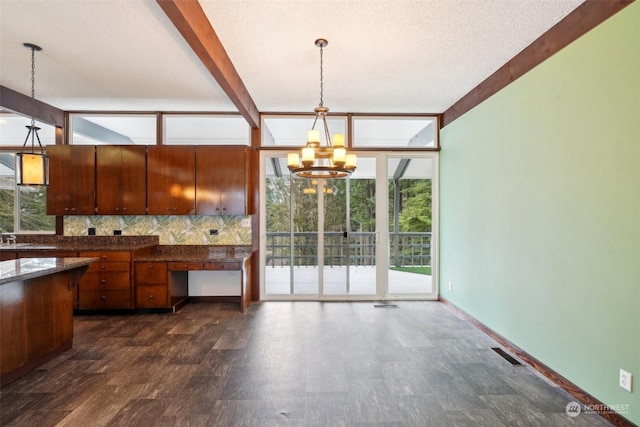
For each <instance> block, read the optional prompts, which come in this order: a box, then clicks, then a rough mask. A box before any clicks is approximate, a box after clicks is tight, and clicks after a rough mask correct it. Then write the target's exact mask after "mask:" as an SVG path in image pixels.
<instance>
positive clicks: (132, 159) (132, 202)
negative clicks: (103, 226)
mask: <svg viewBox="0 0 640 427" xmlns="http://www.w3.org/2000/svg"><path fill="white" fill-rule="evenodd" d="M120 179H121V181H120V189H121V190H122V209H121V212H122V214H123V215H143V214H145V213H146V211H147V147H145V146H141V145H127V146H122V147H121V158H120Z"/></svg>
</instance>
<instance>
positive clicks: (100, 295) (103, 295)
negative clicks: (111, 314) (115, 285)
mask: <svg viewBox="0 0 640 427" xmlns="http://www.w3.org/2000/svg"><path fill="white" fill-rule="evenodd" d="M78 308H80V310H108V309H121V308H133V306H132V305H131V293H130V292H129V291H81V292H80V296H79V307H78Z"/></svg>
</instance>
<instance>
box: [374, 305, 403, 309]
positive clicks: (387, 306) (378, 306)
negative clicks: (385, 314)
mask: <svg viewBox="0 0 640 427" xmlns="http://www.w3.org/2000/svg"><path fill="white" fill-rule="evenodd" d="M373 306H374V307H375V308H398V306H397V305H395V304H373Z"/></svg>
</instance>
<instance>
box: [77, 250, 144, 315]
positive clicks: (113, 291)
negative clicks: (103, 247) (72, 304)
mask: <svg viewBox="0 0 640 427" xmlns="http://www.w3.org/2000/svg"><path fill="white" fill-rule="evenodd" d="M79 256H81V257H88V258H98V261H96V262H94V263H93V264H91V265H90V266H89V269H88V270H87V272H86V273H85V274H84V275H83V276H82V279H81V280H80V286H79V292H78V294H79V295H78V308H79V309H80V310H113V309H133V308H134V307H133V299H132V295H131V294H132V288H131V258H132V257H131V252H125V251H101V252H80V254H79Z"/></svg>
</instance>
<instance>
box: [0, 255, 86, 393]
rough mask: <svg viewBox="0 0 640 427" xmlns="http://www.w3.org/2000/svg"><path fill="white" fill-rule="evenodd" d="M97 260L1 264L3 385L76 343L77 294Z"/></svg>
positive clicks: (26, 260)
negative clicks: (79, 286) (91, 266)
mask: <svg viewBox="0 0 640 427" xmlns="http://www.w3.org/2000/svg"><path fill="white" fill-rule="evenodd" d="M93 261H95V259H94V258H22V259H15V260H10V261H2V262H0V313H2V315H1V316H0V333H1V337H2V339H0V385H5V384H8V383H9V382H11V381H13V380H15V379H16V378H18V377H19V376H21V375H23V374H25V373H27V372H29V371H30V370H32V369H34V368H36V367H37V366H39V365H41V364H43V363H45V362H46V361H48V360H50V359H52V358H53V357H55V356H57V355H58V354H60V353H63V352H64V351H66V350H68V349H70V348H71V347H72V345H73V303H74V295H75V294H74V290H75V288H76V287H77V286H78V283H79V282H80V277H81V276H82V274H83V273H84V272H85V270H86V269H87V267H88V265H89V264H91V263H92V262H93Z"/></svg>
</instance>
